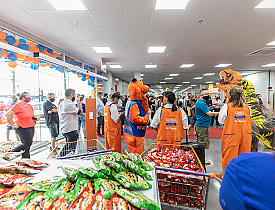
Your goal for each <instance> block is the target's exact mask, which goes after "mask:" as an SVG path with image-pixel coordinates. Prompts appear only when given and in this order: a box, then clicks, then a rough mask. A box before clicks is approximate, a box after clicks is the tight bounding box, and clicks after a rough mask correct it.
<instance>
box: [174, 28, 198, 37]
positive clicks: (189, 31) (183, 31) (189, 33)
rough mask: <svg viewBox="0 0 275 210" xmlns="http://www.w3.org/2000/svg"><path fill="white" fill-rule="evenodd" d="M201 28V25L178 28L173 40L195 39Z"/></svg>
mask: <svg viewBox="0 0 275 210" xmlns="http://www.w3.org/2000/svg"><path fill="white" fill-rule="evenodd" d="M202 28H203V26H202V25H194V26H185V27H178V28H177V30H176V32H175V34H174V35H173V38H177V39H181V38H182V37H195V36H196V34H197V33H198V32H199V31H200V30H201V29H202Z"/></svg>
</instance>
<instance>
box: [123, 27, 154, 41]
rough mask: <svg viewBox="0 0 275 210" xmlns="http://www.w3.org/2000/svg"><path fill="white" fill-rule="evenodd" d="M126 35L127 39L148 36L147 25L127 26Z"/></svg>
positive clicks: (148, 29)
mask: <svg viewBox="0 0 275 210" xmlns="http://www.w3.org/2000/svg"><path fill="white" fill-rule="evenodd" d="M126 31H127V37H128V39H146V38H149V32H150V28H149V27H143V28H133V27H127V28H126Z"/></svg>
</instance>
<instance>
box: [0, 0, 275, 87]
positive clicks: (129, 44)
mask: <svg viewBox="0 0 275 210" xmlns="http://www.w3.org/2000/svg"><path fill="white" fill-rule="evenodd" d="M82 1H83V3H84V4H85V7H86V8H87V10H86V11H57V10H56V9H55V8H54V7H53V6H52V5H51V4H50V3H49V2H48V1H47V0H24V1H22V0H0V4H1V7H0V20H2V21H5V22H7V23H9V24H11V25H13V26H16V27H18V28H19V29H21V30H24V31H26V32H28V33H29V34H32V35H34V36H36V37H39V38H41V39H42V40H45V41H47V42H49V43H51V44H53V45H55V46H57V47H58V48H61V49H63V50H65V51H66V52H68V53H70V54H73V55H75V56H77V57H78V58H80V59H82V60H86V61H88V62H90V63H92V64H95V65H97V66H100V62H101V58H104V59H105V60H106V61H107V65H108V64H120V65H121V66H122V68H121V69H111V68H110V67H109V66H107V71H111V72H112V73H113V74H114V75H115V76H116V77H119V78H120V79H123V80H126V81H129V80H130V79H131V78H132V77H133V75H134V72H137V71H139V72H142V73H143V74H144V83H152V84H158V83H159V82H160V81H162V80H163V79H164V78H166V77H168V76H169V74H170V73H179V76H177V77H173V79H172V80H169V81H167V83H173V84H172V85H167V86H166V85H165V84H162V88H163V89H165V88H166V87H168V86H169V87H170V88H171V87H172V86H173V85H175V84H181V85H182V88H184V87H188V86H190V85H191V84H197V85H199V84H205V82H206V81H214V82H217V81H219V80H220V78H219V75H218V73H219V72H220V71H221V70H223V69H224V68H215V67H214V66H216V65H218V64H220V63H230V64H232V65H231V66H230V67H229V68H233V69H235V70H239V71H240V72H245V71H249V72H253V71H263V70H270V69H271V70H275V68H274V67H271V68H269V69H266V68H264V67H261V66H262V65H264V64H268V63H272V62H274V58H275V54H274V55H271V56H246V55H247V54H248V53H251V52H253V51H256V50H258V49H261V48H263V47H265V46H266V44H267V43H269V42H272V41H274V40H275V27H274V26H275V9H254V7H255V6H256V5H258V4H259V3H260V2H261V1H262V0H211V1H210V0H208V1H207V0H190V1H189V3H188V5H187V7H186V9H184V10H155V9H154V8H155V5H156V0H82ZM76 22H78V23H79V24H76ZM0 24H1V23H0ZM105 46H106V47H110V48H111V50H112V51H113V53H112V54H97V53H96V52H95V51H94V50H93V49H92V47H105ZM149 46H166V50H165V52H164V53H150V54H149V53H148V47H149ZM146 64H156V65H157V68H156V69H145V65H146ZM182 64H195V65H194V66H193V67H191V68H180V66H181V65H182ZM204 73H216V74H215V75H213V76H208V77H204V78H203V79H202V80H194V79H193V78H194V77H198V76H202V75H203V74H204ZM183 81H190V84H182V82H183ZM153 87H154V86H153Z"/></svg>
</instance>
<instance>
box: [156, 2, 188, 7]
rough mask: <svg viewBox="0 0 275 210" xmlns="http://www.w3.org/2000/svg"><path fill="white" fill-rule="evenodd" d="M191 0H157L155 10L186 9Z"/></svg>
mask: <svg viewBox="0 0 275 210" xmlns="http://www.w3.org/2000/svg"><path fill="white" fill-rule="evenodd" d="M188 1H189V0H157V3H156V7H155V9H185V7H186V5H187V3H188Z"/></svg>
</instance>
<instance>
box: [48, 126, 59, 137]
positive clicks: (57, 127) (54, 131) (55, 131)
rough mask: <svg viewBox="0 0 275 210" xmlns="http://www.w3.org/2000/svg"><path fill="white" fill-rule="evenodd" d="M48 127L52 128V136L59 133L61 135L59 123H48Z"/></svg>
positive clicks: (56, 135)
mask: <svg viewBox="0 0 275 210" xmlns="http://www.w3.org/2000/svg"><path fill="white" fill-rule="evenodd" d="M48 128H49V130H50V133H51V137H52V138H55V137H58V135H59V123H51V124H48Z"/></svg>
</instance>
